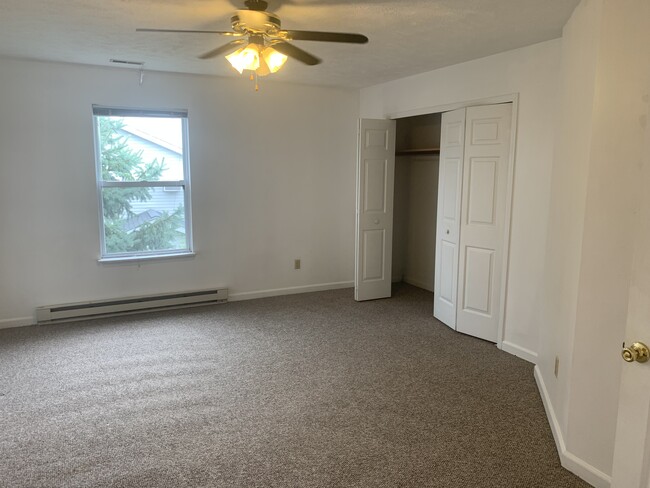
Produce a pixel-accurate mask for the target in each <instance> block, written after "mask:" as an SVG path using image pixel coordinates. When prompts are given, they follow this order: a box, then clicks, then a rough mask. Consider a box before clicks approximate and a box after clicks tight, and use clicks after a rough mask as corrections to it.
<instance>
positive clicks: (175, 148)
mask: <svg viewBox="0 0 650 488" xmlns="http://www.w3.org/2000/svg"><path fill="white" fill-rule="evenodd" d="M122 130H123V131H124V132H128V133H129V134H133V135H134V136H137V137H140V138H142V139H145V140H147V141H149V142H152V143H154V144H156V145H158V146H160V147H164V148H165V149H167V150H169V151H172V152H175V153H176V154H178V155H179V156H182V155H183V148H182V146H179V145H177V144H174V143H173V142H171V141H167V140H164V139H161V138H160V137H158V136H155V135H153V134H150V133H148V132H146V131H144V130H142V129H139V128H137V127H133V125H129V124H126V125H124V127H122Z"/></svg>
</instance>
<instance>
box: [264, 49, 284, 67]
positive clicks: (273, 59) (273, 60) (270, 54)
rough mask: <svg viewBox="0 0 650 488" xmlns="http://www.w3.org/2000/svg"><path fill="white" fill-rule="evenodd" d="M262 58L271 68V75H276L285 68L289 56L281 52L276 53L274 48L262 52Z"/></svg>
mask: <svg viewBox="0 0 650 488" xmlns="http://www.w3.org/2000/svg"><path fill="white" fill-rule="evenodd" d="M262 58H263V59H264V62H265V63H266V65H267V66H268V68H269V71H270V72H271V73H276V72H278V71H279V70H280V68H282V66H284V63H286V62H287V59H288V58H287V56H285V55H284V54H282V53H281V52H278V51H276V50H275V49H273V48H272V47H267V48H266V49H264V51H263V52H262Z"/></svg>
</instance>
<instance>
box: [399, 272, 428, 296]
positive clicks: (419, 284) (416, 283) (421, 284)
mask: <svg viewBox="0 0 650 488" xmlns="http://www.w3.org/2000/svg"><path fill="white" fill-rule="evenodd" d="M402 281H403V282H404V283H408V284H409V285H413V286H417V287H418V288H422V289H423V290H427V291H430V292H431V293H433V284H432V283H425V282H424V281H420V280H414V279H413V278H409V277H408V276H404V278H402Z"/></svg>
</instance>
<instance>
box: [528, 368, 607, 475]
mask: <svg viewBox="0 0 650 488" xmlns="http://www.w3.org/2000/svg"><path fill="white" fill-rule="evenodd" d="M535 381H536V382H537V388H538V389H539V393H540V395H541V397H542V403H543V404H544V410H546V416H547V417H548V422H549V424H550V425H551V431H552V432H553V438H554V439H555V446H556V447H557V452H558V454H559V456H560V463H561V464H562V466H563V467H565V468H566V469H568V470H569V471H571V472H572V473H573V474H575V475H576V476H579V477H580V478H582V479H583V480H585V481H586V482H587V483H590V484H592V485H593V486H595V487H596V488H610V487H611V485H612V478H611V476H609V475H607V474H605V473H603V472H602V471H600V470H599V469H597V468H595V467H594V466H592V465H591V464H589V463H587V462H585V461H584V460H582V459H580V458H579V457H578V456H576V455H575V454H573V453H571V452H569V451H567V448H566V444H565V443H564V437H563V436H562V429H560V423H559V422H558V420H557V417H556V416H555V410H553V405H552V404H551V399H550V397H549V395H548V390H547V389H546V384H544V378H542V373H541V372H540V369H539V366H535Z"/></svg>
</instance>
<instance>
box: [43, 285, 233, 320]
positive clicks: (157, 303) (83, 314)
mask: <svg viewBox="0 0 650 488" xmlns="http://www.w3.org/2000/svg"><path fill="white" fill-rule="evenodd" d="M226 301H228V289H227V288H215V289H211V290H196V291H186V292H180V293H164V294H160V295H148V296H138V297H126V298H118V299H115V300H97V301H91V302H81V303H67V304H62V305H50V306H48V307H38V308H37V309H36V322H37V323H39V324H47V323H52V322H63V321H71V320H83V319H90V318H100V317H107V316H111V315H122V314H131V313H140V312H151V311H155V310H165V309H171V308H182V307H196V306H199V305H211V304H216V303H223V302H226Z"/></svg>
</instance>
